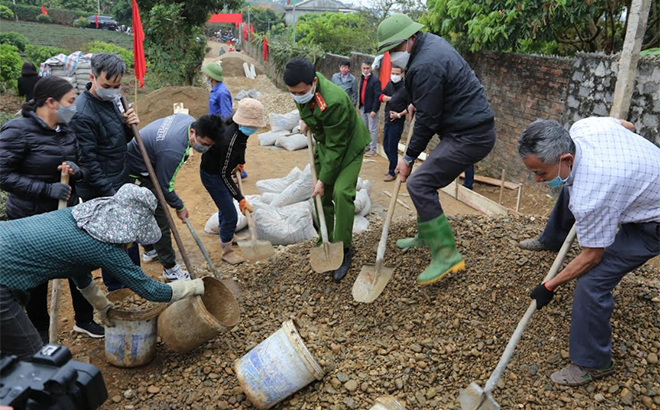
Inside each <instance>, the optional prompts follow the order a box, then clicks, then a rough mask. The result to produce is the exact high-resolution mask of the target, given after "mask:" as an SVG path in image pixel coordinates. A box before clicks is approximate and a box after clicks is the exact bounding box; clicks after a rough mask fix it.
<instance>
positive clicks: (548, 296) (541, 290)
mask: <svg viewBox="0 0 660 410" xmlns="http://www.w3.org/2000/svg"><path fill="white" fill-rule="evenodd" d="M554 295H555V291H554V290H550V289H548V288H547V287H546V286H545V283H539V285H538V286H537V287H536V288H534V290H533V291H532V292H531V293H530V294H529V297H531V298H532V299H535V300H536V309H537V310H541V308H542V307H543V306H545V305H547V304H548V303H550V301H551V300H552V297H553V296H554Z"/></svg>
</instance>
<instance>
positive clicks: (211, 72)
mask: <svg viewBox="0 0 660 410" xmlns="http://www.w3.org/2000/svg"><path fill="white" fill-rule="evenodd" d="M202 71H203V72H204V74H206V75H208V76H209V77H211V78H212V79H214V80H215V81H222V79H223V78H224V77H223V72H224V71H223V70H222V66H221V65H220V64H218V63H209V64H207V65H205V66H204V67H203V68H202Z"/></svg>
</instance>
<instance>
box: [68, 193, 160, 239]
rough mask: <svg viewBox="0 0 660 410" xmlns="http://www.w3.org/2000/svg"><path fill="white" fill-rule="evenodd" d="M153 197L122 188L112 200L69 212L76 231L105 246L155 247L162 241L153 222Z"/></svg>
mask: <svg viewBox="0 0 660 410" xmlns="http://www.w3.org/2000/svg"><path fill="white" fill-rule="evenodd" d="M157 204H158V202H157V201H156V197H155V196H154V194H153V193H152V192H151V191H149V190H148V189H147V188H141V187H139V186H137V185H134V184H124V185H123V186H122V187H121V188H119V190H118V191H117V193H116V194H115V196H111V197H103V198H96V199H92V200H91V201H87V202H84V203H82V204H80V205H77V206H76V207H74V208H73V211H72V212H71V213H72V214H73V218H74V219H75V220H76V223H77V225H78V228H80V229H83V230H84V231H85V232H87V233H88V234H89V235H90V236H91V237H92V238H94V239H96V240H99V241H101V242H106V243H115V244H126V243H131V242H138V243H140V244H151V243H156V242H158V240H159V239H160V237H161V232H160V228H159V227H158V224H157V223H156V218H154V211H155V210H156V205H157Z"/></svg>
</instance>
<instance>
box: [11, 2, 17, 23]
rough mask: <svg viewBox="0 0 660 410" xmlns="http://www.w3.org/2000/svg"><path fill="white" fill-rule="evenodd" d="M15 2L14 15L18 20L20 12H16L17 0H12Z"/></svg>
mask: <svg viewBox="0 0 660 410" xmlns="http://www.w3.org/2000/svg"><path fill="white" fill-rule="evenodd" d="M12 1H13V3H14V17H15V18H16V21H18V13H16V0H12Z"/></svg>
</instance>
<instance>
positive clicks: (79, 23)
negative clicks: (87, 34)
mask: <svg viewBox="0 0 660 410" xmlns="http://www.w3.org/2000/svg"><path fill="white" fill-rule="evenodd" d="M88 25H89V20H87V19H86V18H85V17H78V18H77V19H76V20H74V21H73V27H75V28H85V27H87V26H88Z"/></svg>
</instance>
